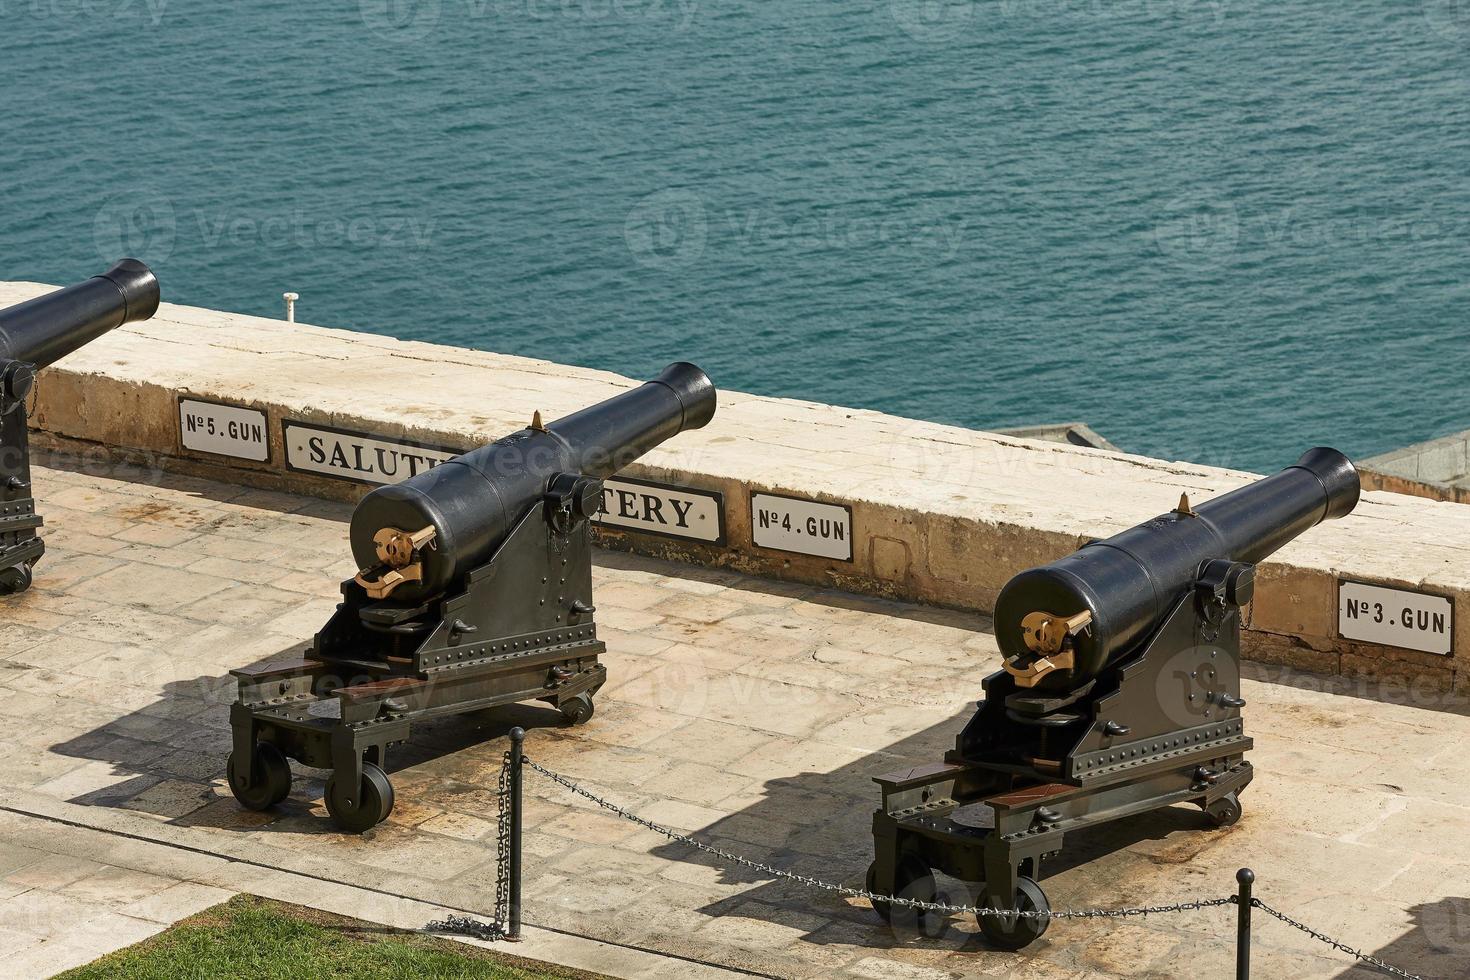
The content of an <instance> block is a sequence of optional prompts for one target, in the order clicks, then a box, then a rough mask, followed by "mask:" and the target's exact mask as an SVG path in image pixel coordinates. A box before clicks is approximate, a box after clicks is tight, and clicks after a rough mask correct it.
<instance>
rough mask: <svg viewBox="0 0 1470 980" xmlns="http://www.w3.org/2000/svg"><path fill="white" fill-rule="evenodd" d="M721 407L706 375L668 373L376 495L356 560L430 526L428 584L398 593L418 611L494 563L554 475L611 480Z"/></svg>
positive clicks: (360, 529) (358, 524) (371, 558)
mask: <svg viewBox="0 0 1470 980" xmlns="http://www.w3.org/2000/svg"><path fill="white" fill-rule="evenodd" d="M715 401H716V394H715V386H714V384H713V383H711V381H710V379H709V378H708V377H707V376H706V375H705V373H704V372H703V371H701V370H700V369H699V368H697V367H695V366H694V365H693V364H687V363H684V362H680V363H677V364H671V365H669V366H668V367H667V368H665V369H664V370H663V372H662V373H661V374H659V376H658V377H657V378H655V379H653V380H652V381H649V382H647V383H646V384H644V385H641V386H640V387H637V388H634V389H633V390H631V391H627V392H624V393H623V394H621V395H617V396H614V397H613V398H609V399H607V400H606V401H603V402H600V403H598V404H596V405H593V406H592V407H590V408H585V409H583V410H581V411H580V412H576V413H574V414H572V415H568V416H567V417H566V418H563V419H559V420H558V421H556V422H553V423H551V424H550V425H547V426H545V427H543V428H539V429H538V428H535V427H532V428H527V429H523V430H521V431H520V432H517V433H515V434H514V435H511V436H507V437H506V438H504V439H500V440H498V441H496V442H492V443H490V444H489V445H486V446H481V447H480V448H479V449H474V450H471V451H470V452H467V453H465V454H464V455H463V456H457V457H455V458H454V459H452V460H449V461H448V462H444V463H440V464H439V465H438V466H436V467H434V468H433V469H431V470H426V471H424V472H422V473H419V474H418V475H416V476H413V477H410V478H409V479H407V480H405V481H403V482H402V483H397V484H393V485H391V486H385V487H379V488H378V489H376V490H374V491H373V492H372V493H370V494H368V495H367V496H366V497H364V498H363V499H362V501H361V502H360V503H358V505H357V509H356V510H355V511H353V514H352V527H351V539H352V554H353V557H354V558H356V560H357V564H358V567H359V568H370V567H372V566H374V565H376V564H377V563H378V562H379V560H380V558H379V554H378V550H377V544H376V542H375V541H374V537H375V535H377V533H378V532H379V531H380V530H383V529H384V528H397V529H399V530H402V531H406V532H410V533H412V532H416V531H419V530H421V529H424V528H427V527H429V526H431V525H432V526H433V528H434V529H435V538H434V542H433V544H432V546H430V547H427V548H425V549H423V552H422V575H423V579H422V581H420V582H411V583H406V584H404V585H402V586H399V587H398V588H397V589H396V590H395V591H394V592H393V599H394V601H396V602H413V601H417V600H420V599H422V598H424V597H425V596H429V595H434V594H436V593H438V592H441V591H443V590H444V589H445V588H446V587H447V586H448V585H449V584H450V583H452V582H454V581H455V580H456V579H457V577H458V576H460V575H461V574H463V573H465V572H468V571H469V570H471V569H473V568H475V567H476V566H478V565H480V564H482V563H484V562H485V561H486V560H487V559H488V558H489V557H490V555H491V553H492V552H493V551H494V550H495V547H496V545H498V544H499V543H500V542H501V540H502V539H504V537H505V535H506V534H507V532H509V531H510V530H511V528H512V526H513V524H514V522H515V520H516V519H517V518H518V517H520V516H521V515H522V514H524V513H525V512H526V509H527V508H528V507H530V506H531V505H533V504H534V503H536V502H537V501H539V500H540V499H542V497H543V495H544V494H545V493H546V491H547V486H548V481H549V480H550V479H551V478H552V477H553V476H555V475H557V474H561V473H569V474H580V475H583V476H589V477H596V478H602V477H607V476H611V475H612V474H613V473H616V472H617V471H618V470H619V469H621V468H622V467H623V466H626V465H627V464H628V463H630V462H632V461H633V460H635V459H637V458H638V457H639V456H642V455H643V454H644V453H646V452H648V451H649V450H650V449H653V448H654V447H655V446H657V445H659V444H660V443H662V442H663V441H664V440H666V439H669V438H671V437H672V436H675V435H677V434H679V433H680V432H683V431H685V430H686V429H698V428H700V427H701V426H703V425H704V424H705V423H707V422H708V421H709V420H710V419H711V418H712V417H713V416H714V413H715ZM588 503H589V504H590V502H588ZM592 506H595V505H592Z"/></svg>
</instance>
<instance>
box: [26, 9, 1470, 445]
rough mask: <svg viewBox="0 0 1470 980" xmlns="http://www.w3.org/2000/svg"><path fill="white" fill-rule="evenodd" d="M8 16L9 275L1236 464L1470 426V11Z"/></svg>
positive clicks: (122, 12) (64, 12)
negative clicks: (139, 263) (703, 377)
mask: <svg viewBox="0 0 1470 980" xmlns="http://www.w3.org/2000/svg"><path fill="white" fill-rule="evenodd" d="M0 17H3V20H4V23H5V25H6V29H5V30H4V31H0V80H3V83H4V88H3V93H4V99H3V102H0V125H3V129H0V136H3V143H0V173H3V178H0V179H3V191H4V197H3V200H4V204H5V217H4V220H3V222H0V278H29V279H41V280H48V281H52V282H68V281H72V280H74V279H76V278H79V277H81V276H84V275H88V274H91V273H92V272H94V271H98V269H99V267H100V266H101V265H102V263H103V262H105V261H109V260H111V259H112V258H115V257H116V256H117V255H119V254H121V253H124V252H132V253H137V254H138V255H139V256H140V257H142V258H144V259H145V260H148V261H150V262H152V263H153V264H155V266H156V268H157V270H158V272H159V275H160V277H161V279H162V280H163V282H164V285H165V289H166V293H167V297H168V298H169V299H172V300H175V301H178V302H184V303H192V304H199V305H204V306H212V307H220V308H225V309H232V310H240V311H245V312H250V313H258V314H264V315H269V316H279V315H281V309H282V303H281V300H280V294H281V292H282V291H284V290H287V289H293V290H296V291H298V292H300V293H301V294H302V301H301V307H300V317H301V319H303V320H306V321H308V322H313V323H322V324H327V325H333V326H347V327H352V328H356V329H363V330H375V331H382V332H386V333H391V334H393V335H396V336H400V337H405V338H413V339H423V340H432V341H438V342H444V343H452V344H462V345H470V346H478V347H484V348H488V349H492V350H500V351H509V352H514V353H518V354H527V355H534V356H540V357H546V358H550V359H553V360H558V361H569V362H575V363H579V364H586V365H592V366H597V367H605V368H609V369H612V370H616V371H619V372H622V373H626V374H631V375H646V374H649V373H651V372H653V371H656V370H657V369H658V368H659V367H661V366H662V365H663V364H665V363H666V362H668V361H670V360H673V359H676V358H686V359H690V360H694V361H697V362H698V363H700V364H701V365H703V366H704V367H706V369H707V370H709V372H710V373H711V374H712V375H713V376H714V377H715V379H716V381H717V382H719V383H720V384H722V385H725V386H727V387H731V388H740V389H744V390H747V391H755V392H761V393H766V394H774V395H789V396H796V397H802V398H813V399H819V400H824V401H832V402H837V403H841V404H847V405H855V406H861V407H869V408H875V409H880V410H883V411H887V412H892V413H896V414H900V415H905V416H911V417H916V418H926V419H935V420H940V421H945V422H953V423H958V424H962V425H966V426H974V427H981V428H985V427H1000V426H1006V425H1017V424H1025V423H1034V422H1042V421H1060V420H1072V419H1081V420H1085V421H1087V422H1090V423H1091V424H1092V425H1093V426H1095V427H1096V428H1097V429H1099V430H1100V431H1102V432H1103V433H1104V434H1105V435H1107V436H1108V437H1110V438H1111V439H1112V440H1113V441H1115V442H1117V443H1118V444H1120V445H1122V446H1124V447H1126V448H1129V449H1132V450H1136V451H1140V452H1145V453H1149V454H1153V455H1161V456H1166V457H1176V458H1187V459H1196V460H1201V461H1206V462H1211V463H1218V464H1222V465H1231V466H1239V467H1244V468H1255V469H1271V468H1275V467H1278V466H1280V465H1283V464H1284V463H1286V462H1289V461H1290V460H1292V459H1294V458H1295V456H1296V454H1297V453H1298V452H1299V451H1300V450H1301V449H1302V448H1304V447H1305V446H1307V445H1310V444H1313V443H1317V442H1326V443H1330V444H1333V445H1336V446H1338V447H1340V448H1342V449H1344V450H1346V451H1348V452H1350V453H1353V454H1357V455H1368V454H1372V453H1376V452H1381V451H1384V450H1387V449H1390V448H1393V447H1395V446H1398V445H1402V444H1404V443H1407V442H1412V441H1417V440H1421V439H1426V438H1429V437H1432V436H1435V435H1440V434H1443V433H1446V432H1449V431H1453V430H1456V429H1460V428H1465V427H1470V398H1467V396H1466V394H1465V386H1466V381H1467V378H1470V287H1467V276H1470V4H1466V3H1464V2H1462V0H1425V2H1418V0H1408V2H1405V3H1391V4H1385V3H1380V2H1369V0H1334V2H1326V0H1310V2H1307V0H1303V2H1286V3H1283V2H1269V3H1267V2H1263V0H1248V2H1240V0H1220V2H1218V3H1207V2H1191V0H1116V2H1113V3H1102V2H1100V0H1099V2H1067V0H1061V2H1052V0H993V2H971V0H920V2H916V0H892V2H889V0H857V2H838V0H832V2H820V3H818V2H811V0H805V2H800V3H798V2H795V0H725V2H720V3H716V2H713V0H417V2H408V0H401V2H400V0H391V2H390V0H362V2H361V3H359V2H357V0H322V2H316V3H296V2H284V0H258V2H252V3H248V4H220V3H200V2H197V0H188V2H186V0H0ZM364 397H365V398H369V397H374V396H373V395H372V394H371V393H366V392H365V393H364Z"/></svg>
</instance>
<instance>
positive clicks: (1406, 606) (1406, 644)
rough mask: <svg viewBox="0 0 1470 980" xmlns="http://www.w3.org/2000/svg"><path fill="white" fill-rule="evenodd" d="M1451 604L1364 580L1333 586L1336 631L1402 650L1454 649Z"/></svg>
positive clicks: (1443, 651)
mask: <svg viewBox="0 0 1470 980" xmlns="http://www.w3.org/2000/svg"><path fill="white" fill-rule="evenodd" d="M1454 613H1455V610H1454V604H1453V603H1452V602H1450V600H1449V599H1448V598H1446V597H1445V596H1442V595H1434V594H1433V593H1430V592H1414V591H1411V590H1409V589H1392V588H1389V587H1387V586H1383V585H1368V584H1367V583H1365V582H1348V581H1342V582H1339V583H1338V585H1337V634H1338V636H1341V637H1342V638H1343V639H1345V640H1362V641H1364V642H1366V643H1378V644H1381V645H1383V646H1389V647H1402V648H1404V649H1405V650H1422V651H1423V652H1425V653H1438V654H1442V655H1448V654H1449V653H1451V652H1453V650H1454V636H1455V617H1454Z"/></svg>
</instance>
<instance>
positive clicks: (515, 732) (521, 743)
mask: <svg viewBox="0 0 1470 980" xmlns="http://www.w3.org/2000/svg"><path fill="white" fill-rule="evenodd" d="M525 748H526V730H525V729H524V728H519V727H517V728H512V729H511V730H510V854H509V855H508V856H509V858H510V923H509V925H508V928H507V930H506V936H505V938H507V939H509V940H510V941H511V942H513V943H518V942H520V941H521V776H522V772H523V769H522V764H523V763H524V762H525V761H526V752H525Z"/></svg>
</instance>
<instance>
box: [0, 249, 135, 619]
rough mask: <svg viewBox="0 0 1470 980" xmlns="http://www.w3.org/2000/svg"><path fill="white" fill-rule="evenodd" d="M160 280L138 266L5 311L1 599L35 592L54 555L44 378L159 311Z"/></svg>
mask: <svg viewBox="0 0 1470 980" xmlns="http://www.w3.org/2000/svg"><path fill="white" fill-rule="evenodd" d="M159 299H160V296H159V288H158V280H157V279H156V278H154V276H153V273H152V272H151V271H149V269H148V267H147V266H146V265H144V264H143V263H142V262H139V261H138V260H137V259H123V260H122V261H120V262H118V263H117V264H116V265H115V266H113V267H112V268H111V269H109V270H108V271H107V272H105V273H103V274H102V275H100V276H93V277H92V278H91V279H88V280H86V281H85V282H81V283H77V284H76V285H74V286H68V287H66V288H65V289H59V290H57V291H55V292H51V293H46V294H45V295H43V296H38V297H36V298H35V299H31V300H27V301H26V302H24V303H18V304H16V305H15V306H12V307H9V308H8V309H4V310H0V595H11V594H14V593H17V592H24V591H25V590H26V589H28V588H30V585H31V577H32V572H31V569H32V568H34V567H35V565H36V563H37V562H38V561H40V560H41V556H42V555H43V554H44V553H45V551H46V544H45V542H44V541H42V540H41V538H40V536H39V535H38V534H37V532H38V531H39V530H40V528H41V525H42V520H41V517H40V515H39V514H38V513H37V511H36V502H35V499H34V497H33V495H32V493H31V463H30V446H29V432H28V431H27V426H26V423H27V417H28V415H29V405H28V403H29V401H30V399H31V396H32V392H33V391H34V390H35V384H36V372H37V371H38V370H40V369H41V368H44V367H48V366H50V365H51V364H52V363H54V362H56V361H57V360H60V359H61V358H62V357H65V356H66V355H67V354H70V353H71V352H72V351H74V350H76V349H77V348H79V347H82V346H83V345H85V344H88V343H90V342H92V341H93V340H96V339H97V338H98V337H100V336H102V335H103V334H104V333H107V332H108V331H109V330H112V329H113V328H114V327H119V326H122V325H123V324H124V323H130V322H132V321H135V320H146V319H148V318H149V317H151V316H153V314H154V313H156V312H157V311H158V303H159Z"/></svg>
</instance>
